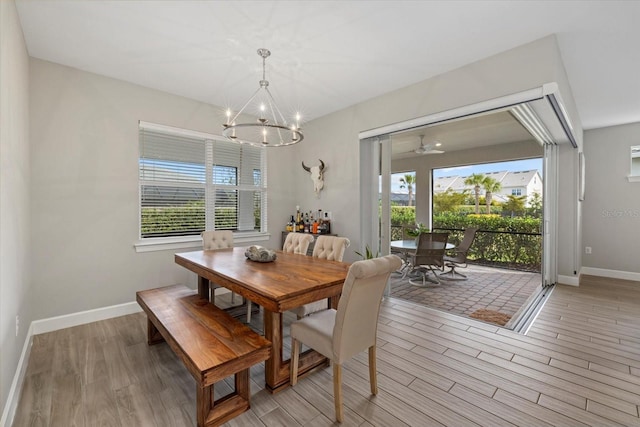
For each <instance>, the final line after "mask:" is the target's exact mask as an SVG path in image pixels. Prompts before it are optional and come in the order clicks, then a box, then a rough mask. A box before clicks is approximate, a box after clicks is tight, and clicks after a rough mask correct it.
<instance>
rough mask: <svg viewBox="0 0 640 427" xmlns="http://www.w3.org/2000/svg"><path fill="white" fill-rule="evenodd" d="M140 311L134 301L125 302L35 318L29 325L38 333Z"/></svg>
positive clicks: (34, 332) (35, 333)
mask: <svg viewBox="0 0 640 427" xmlns="http://www.w3.org/2000/svg"><path fill="white" fill-rule="evenodd" d="M140 311H142V309H141V308H140V306H139V305H138V303H136V302H135V301H134V302H126V303H124V304H118V305H112V306H110V307H102V308H96V309H93V310H87V311H80V312H78V313H71V314H65V315H64V316H56V317H50V318H48V319H42V320H35V321H33V322H32V323H31V326H32V327H33V334H34V335H38V334H44V333H46V332H52V331H57V330H59V329H64V328H71V327H73V326H78V325H84V324H87V323H91V322H97V321H99V320H105V319H111V318H113V317H119V316H125V315H127V314H133V313H138V312H140Z"/></svg>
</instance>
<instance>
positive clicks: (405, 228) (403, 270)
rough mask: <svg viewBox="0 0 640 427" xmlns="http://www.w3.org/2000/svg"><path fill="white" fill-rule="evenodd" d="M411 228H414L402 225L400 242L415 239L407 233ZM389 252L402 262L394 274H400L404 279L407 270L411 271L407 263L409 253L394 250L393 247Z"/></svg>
mask: <svg viewBox="0 0 640 427" xmlns="http://www.w3.org/2000/svg"><path fill="white" fill-rule="evenodd" d="M412 228H414V227H411V226H409V225H403V226H402V236H401V237H402V239H401V240H411V239H415V237H413V236H410V235H409V232H408V231H409V230H410V229H412ZM390 252H391V253H392V254H393V255H397V256H398V257H400V259H401V260H402V265H401V266H400V268H399V269H398V271H396V273H402V277H403V278H404V277H405V276H406V275H407V272H408V271H409V270H411V264H410V263H409V255H410V254H409V252H407V251H406V250H402V249H396V248H394V247H391V251H390Z"/></svg>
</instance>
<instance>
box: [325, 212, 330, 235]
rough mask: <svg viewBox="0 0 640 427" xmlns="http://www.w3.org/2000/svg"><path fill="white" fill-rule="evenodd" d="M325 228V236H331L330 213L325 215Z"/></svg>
mask: <svg viewBox="0 0 640 427" xmlns="http://www.w3.org/2000/svg"><path fill="white" fill-rule="evenodd" d="M324 228H325V234H331V220H330V219H329V212H325V213H324Z"/></svg>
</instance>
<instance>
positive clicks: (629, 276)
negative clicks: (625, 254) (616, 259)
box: [580, 267, 640, 282]
mask: <svg viewBox="0 0 640 427" xmlns="http://www.w3.org/2000/svg"><path fill="white" fill-rule="evenodd" d="M580 274H588V275H590V276H599V277H611V278H612V279H622V280H633V281H636V282H640V273H635V272H633V271H620V270H608V269H606V268H594V267H582V268H581V269H580Z"/></svg>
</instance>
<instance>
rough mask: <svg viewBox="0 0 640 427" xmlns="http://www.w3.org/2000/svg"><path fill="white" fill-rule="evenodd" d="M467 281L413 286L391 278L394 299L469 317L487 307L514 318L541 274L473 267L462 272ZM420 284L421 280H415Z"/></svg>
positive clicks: (396, 278) (407, 282)
mask: <svg viewBox="0 0 640 427" xmlns="http://www.w3.org/2000/svg"><path fill="white" fill-rule="evenodd" d="M460 271H461V272H463V273H464V274H465V275H467V278H468V279H467V280H456V281H453V280H444V279H441V281H440V284H439V285H436V284H434V283H430V282H427V285H426V286H421V285H413V284H411V283H409V277H406V278H405V279H402V275H401V274H399V273H394V274H392V275H391V296H392V297H395V298H401V299H404V300H408V301H411V302H414V303H417V304H422V305H425V306H427V307H431V308H435V309H437V310H442V311H447V312H450V313H455V314H459V315H461V316H465V317H469V315H470V314H471V313H473V312H474V311H476V310H478V309H481V308H485V309H489V310H495V311H499V312H501V313H505V314H508V315H510V316H513V315H514V314H515V313H516V312H517V311H518V309H519V308H520V307H521V306H522V305H523V304H524V303H525V302H526V301H527V299H528V298H529V296H530V295H531V294H532V293H533V291H534V290H535V289H536V288H537V287H538V286H540V282H541V280H542V279H541V276H540V274H539V273H530V272H524V271H515V270H505V269H500V268H493V267H485V266H480V265H469V267H468V268H466V269H464V270H460ZM415 281H416V282H420V279H417V280H415Z"/></svg>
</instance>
